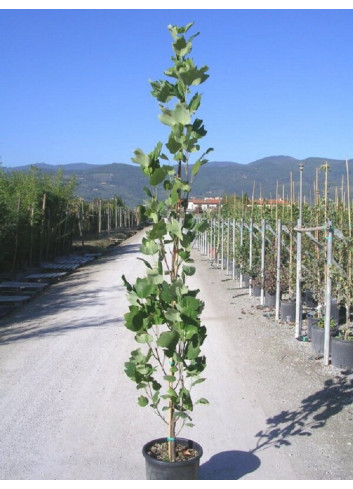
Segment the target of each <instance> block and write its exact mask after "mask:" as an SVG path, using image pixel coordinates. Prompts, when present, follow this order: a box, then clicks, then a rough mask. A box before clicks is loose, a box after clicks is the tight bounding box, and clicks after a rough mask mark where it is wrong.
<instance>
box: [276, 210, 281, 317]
mask: <svg viewBox="0 0 353 489" xmlns="http://www.w3.org/2000/svg"><path fill="white" fill-rule="evenodd" d="M281 233H282V225H281V220H280V219H278V221H277V278H276V315H275V318H276V320H277V321H278V320H279V304H280V298H281Z"/></svg>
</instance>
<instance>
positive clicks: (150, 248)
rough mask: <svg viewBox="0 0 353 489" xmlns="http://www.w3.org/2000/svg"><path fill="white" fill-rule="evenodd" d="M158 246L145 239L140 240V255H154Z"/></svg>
mask: <svg viewBox="0 0 353 489" xmlns="http://www.w3.org/2000/svg"><path fill="white" fill-rule="evenodd" d="M158 249H159V248H158V244H157V243H155V242H154V241H151V240H149V239H147V238H143V239H142V244H141V247H140V250H141V253H143V254H144V255H154V254H155V253H157V252H158Z"/></svg>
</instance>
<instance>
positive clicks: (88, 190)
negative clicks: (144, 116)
mask: <svg viewBox="0 0 353 489" xmlns="http://www.w3.org/2000/svg"><path fill="white" fill-rule="evenodd" d="M352 161H353V160H350V161H349V163H350V165H351V164H352ZM326 162H327V164H328V165H329V173H328V184H329V196H330V198H332V199H334V198H335V192H336V189H337V191H338V192H339V196H341V187H342V183H343V187H344V189H345V185H346V181H347V180H346V162H345V161H344V160H333V159H328V158H319V157H313V158H306V159H304V160H298V159H296V158H292V157H290V156H269V157H266V158H262V159H260V160H256V161H253V162H251V163H248V164H240V163H235V162H228V161H212V162H209V163H207V164H206V165H204V166H203V167H202V168H201V170H200V172H199V174H198V175H197V177H196V179H195V182H194V185H193V192H192V195H191V197H222V196H224V195H233V194H236V195H242V193H244V194H245V193H246V194H248V196H249V197H251V196H252V194H253V192H254V197H255V198H259V197H260V196H261V197H263V198H275V197H276V187H278V194H279V196H280V197H282V196H283V195H284V198H285V199H287V198H288V197H289V194H290V181H291V175H292V181H293V182H294V192H295V195H297V194H298V192H299V164H300V163H301V164H303V195H304V196H305V198H306V199H307V201H308V202H313V199H314V181H315V174H316V169H317V168H320V167H322V165H324V164H325V163H326ZM31 166H36V167H37V168H38V169H40V170H41V171H43V172H49V173H56V172H57V171H58V170H62V171H63V174H64V176H65V177H70V176H73V175H75V176H76V179H77V184H78V186H77V190H76V193H77V195H78V196H80V197H82V198H84V199H86V200H90V201H91V200H93V199H95V198H102V199H110V198H113V197H114V196H119V197H120V198H121V199H122V200H123V202H124V203H125V205H127V206H129V207H135V206H136V205H138V204H140V203H142V202H143V200H144V196H145V193H144V191H143V188H144V187H145V186H146V185H147V186H148V181H147V179H146V177H145V176H144V175H143V174H142V172H141V171H140V169H139V167H138V166H137V165H132V164H129V165H128V164H124V163H111V164H107V165H93V164H88V163H71V164H66V165H48V164H46V163H38V164H35V165H31ZM29 168H30V166H21V167H15V168H4V170H5V171H28V170H29ZM318 175H319V189H320V191H321V192H323V189H324V172H323V171H319V172H318ZM350 180H351V181H352V183H353V176H352V178H351V179H350ZM277 182H278V183H277ZM351 191H352V189H351Z"/></svg>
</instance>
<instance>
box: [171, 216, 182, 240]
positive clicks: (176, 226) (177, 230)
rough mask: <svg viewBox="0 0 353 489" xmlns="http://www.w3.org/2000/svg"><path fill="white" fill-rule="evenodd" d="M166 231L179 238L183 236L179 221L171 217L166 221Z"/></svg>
mask: <svg viewBox="0 0 353 489" xmlns="http://www.w3.org/2000/svg"><path fill="white" fill-rule="evenodd" d="M167 231H168V232H169V234H170V235H171V236H176V237H177V238H179V239H182V238H183V233H182V227H181V223H180V222H179V221H177V220H176V219H174V218H173V217H172V219H171V221H170V222H168V223H167Z"/></svg>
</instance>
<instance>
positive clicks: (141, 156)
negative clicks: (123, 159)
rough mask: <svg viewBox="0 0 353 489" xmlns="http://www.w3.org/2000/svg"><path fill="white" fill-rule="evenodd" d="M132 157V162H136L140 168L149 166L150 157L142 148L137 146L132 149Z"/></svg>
mask: <svg viewBox="0 0 353 489" xmlns="http://www.w3.org/2000/svg"><path fill="white" fill-rule="evenodd" d="M134 155H135V156H134V158H131V160H132V161H133V162H134V163H138V164H139V165H140V166H141V167H142V168H147V167H149V164H150V159H149V157H148V155H146V154H145V153H144V152H143V151H142V149H140V148H138V149H136V150H135V151H134Z"/></svg>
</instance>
